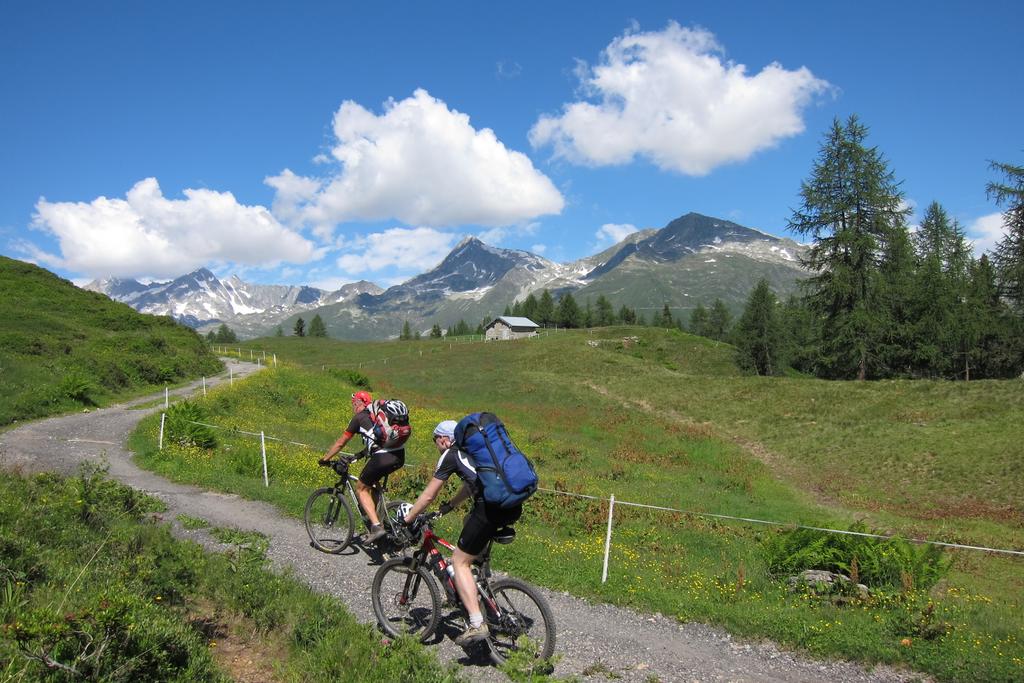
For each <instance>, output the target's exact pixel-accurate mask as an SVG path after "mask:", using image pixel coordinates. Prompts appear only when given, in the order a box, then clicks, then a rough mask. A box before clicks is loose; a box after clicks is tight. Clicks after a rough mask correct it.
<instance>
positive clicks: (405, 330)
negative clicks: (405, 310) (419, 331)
mask: <svg viewBox="0 0 1024 683" xmlns="http://www.w3.org/2000/svg"><path fill="white" fill-rule="evenodd" d="M398 338H399V339H401V340H402V341H408V340H410V339H412V327H410V325H409V321H408V320H406V321H405V322H404V323H402V333H401V334H400V335H398Z"/></svg>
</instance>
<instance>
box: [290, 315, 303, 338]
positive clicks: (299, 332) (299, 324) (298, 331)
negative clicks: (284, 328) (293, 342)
mask: <svg viewBox="0 0 1024 683" xmlns="http://www.w3.org/2000/svg"><path fill="white" fill-rule="evenodd" d="M292 329H293V330H294V331H295V336H296V337H305V336H306V321H305V320H303V319H302V318H298V319H297V320H296V321H295V327H293V328H292Z"/></svg>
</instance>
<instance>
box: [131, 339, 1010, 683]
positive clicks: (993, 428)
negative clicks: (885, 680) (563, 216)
mask: <svg viewBox="0 0 1024 683" xmlns="http://www.w3.org/2000/svg"><path fill="white" fill-rule="evenodd" d="M249 349H257V350H265V351H266V352H267V354H268V358H269V357H270V354H274V353H276V354H277V358H278V361H279V367H278V368H277V369H272V370H268V371H265V372H263V373H260V374H259V375H257V376H255V377H253V378H251V379H247V380H246V381H244V382H240V383H236V384H235V386H234V388H226V387H222V388H219V389H218V390H215V391H213V392H211V394H210V396H209V397H207V398H206V399H200V400H197V401H195V405H196V406H197V408H198V410H199V411H201V414H202V415H203V418H204V421H208V422H210V423H212V424H216V425H222V426H224V427H233V428H237V429H240V430H245V431H255V432H259V431H261V430H263V431H265V432H266V433H267V434H268V435H270V436H274V437H278V438H281V439H285V440H288V441H296V442H301V443H304V444H309V445H310V448H304V447H300V446H295V445H291V444H287V443H284V442H281V441H268V442H267V450H268V460H269V469H270V472H269V475H270V479H271V485H270V487H269V488H265V487H264V486H263V481H262V466H261V463H260V453H259V441H258V439H252V438H251V437H246V436H243V435H240V434H237V433H233V432H231V431H229V430H215V431H214V436H215V438H216V440H217V444H216V446H215V447H214V448H212V449H201V448H197V447H195V446H183V445H180V444H174V443H171V444H170V445H165V450H164V451H162V452H158V451H157V450H156V448H155V440H156V432H157V429H158V424H159V417H158V416H156V417H155V418H149V419H147V420H146V421H145V422H144V423H143V424H142V425H141V426H140V428H139V431H138V432H137V433H136V435H135V436H134V442H135V443H134V445H135V447H136V450H137V451H139V453H140V461H141V463H142V464H144V465H145V466H147V467H150V468H153V469H155V470H157V471H159V472H161V473H163V474H166V475H168V476H171V477H173V478H177V479H180V480H186V481H192V482H195V483H200V484H204V485H206V486H210V487H213V488H219V489H222V490H227V491H234V492H238V493H241V494H242V495H245V496H247V497H252V498H262V499H267V500H271V501H272V502H274V503H275V504H277V505H279V506H280V507H281V508H282V509H283V510H285V511H286V512H288V513H289V514H293V515H296V516H299V515H301V511H302V505H303V502H304V500H305V497H306V496H307V495H308V493H309V491H310V490H311V489H312V488H314V487H315V486H318V485H322V484H323V483H324V482H326V481H328V480H329V479H330V477H329V476H328V474H329V473H328V472H326V471H324V470H322V469H319V468H317V467H316V466H315V460H316V458H317V457H318V456H319V455H320V453H322V451H323V450H324V449H325V448H326V447H327V446H328V445H329V444H330V443H331V442H332V441H333V440H334V439H335V438H336V437H337V435H338V434H339V433H340V431H341V430H342V429H343V427H344V425H345V424H346V422H347V420H348V418H349V409H348V395H349V394H350V393H351V392H352V391H353V390H354V388H355V386H356V385H357V384H359V383H364V384H366V385H368V388H370V389H371V390H373V391H374V393H375V395H376V396H394V397H398V398H402V399H403V400H405V401H406V402H407V403H408V404H409V405H410V409H411V415H412V419H413V426H414V435H413V439H412V441H411V443H410V447H409V449H408V453H409V455H408V458H407V466H406V467H405V468H404V470H402V471H401V472H400V473H399V474H398V475H396V476H395V477H394V478H393V489H394V491H395V492H397V493H398V494H400V495H405V496H409V497H411V496H413V495H415V493H416V492H418V490H419V488H420V487H421V486H422V485H423V484H425V483H426V481H427V479H428V478H429V475H430V473H431V471H432V466H433V464H434V462H435V460H436V455H435V453H436V452H435V450H434V449H433V447H432V446H431V444H430V441H429V432H430V428H431V427H432V426H433V424H434V423H436V422H437V421H438V420H440V419H443V418H447V417H452V418H458V417H460V416H461V415H463V414H465V413H467V412H471V411H476V410H482V409H486V410H491V411H493V412H496V413H497V414H498V415H500V416H501V417H502V418H503V419H504V420H505V422H506V423H507V424H508V425H509V429H510V431H511V433H512V435H513V437H514V438H515V439H516V440H517V442H518V443H519V445H520V446H521V447H522V448H523V449H524V450H525V451H526V452H528V453H529V454H530V455H531V457H532V458H533V460H534V462H535V464H536V465H537V467H538V471H539V473H540V475H541V478H542V486H544V487H545V488H549V489H558V490H563V491H567V492H574V493H579V494H585V495H592V496H598V497H601V498H607V497H608V496H609V495H610V494H614V495H615V497H616V500H617V502H619V503H621V502H623V501H628V502H637V503H644V504H649V505H657V506H664V507H670V508H675V509H679V510H685V511H688V512H691V513H711V514H720V515H731V516H737V517H748V518H756V519H762V520H773V521H778V522H784V523H791V524H806V525H812V526H819V527H829V528H839V529H846V528H850V527H851V526H853V525H858V526H856V527H855V528H860V529H865V530H868V531H876V532H881V533H892V534H898V535H901V536H904V537H908V538H928V539H933V540H942V541H951V542H959V543H965V544H971V545H985V546H991V547H998V548H1009V549H1021V548H1024V524H1022V522H1024V516H1022V508H1024V506H1022V495H1024V494H1022V490H1024V487H1022V486H1021V484H1022V479H1024V477H1022V476H1021V466H1022V465H1021V460H1022V458H1021V456H1022V454H1024V446H1021V445H1020V443H1019V437H1018V434H1019V425H1020V424H1022V423H1024V383H1022V382H1020V381H1016V380H1015V381H1005V382H994V381H984V382H971V383H966V384H965V383H949V382H926V381H917V382H909V381H908V382H876V383H853V382H825V381H820V380H814V379H808V378H800V377H793V378H781V379H780V378H759V377H747V376H742V375H740V374H739V373H738V372H737V371H736V369H735V367H734V366H733V364H732V361H731V349H730V347H728V346H727V345H724V344H718V343H715V342H713V341H710V340H706V339H703V338H698V337H693V336H690V335H686V334H683V333H679V332H676V331H667V330H659V329H652V328H606V329H598V330H593V331H590V332H587V331H569V332H558V333H555V334H551V335H547V336H544V337H542V338H540V339H536V340H529V341H519V342H503V343H502V342H499V343H488V344H484V343H464V344H459V343H454V342H449V341H433V340H432V341H428V340H423V341H419V342H404V343H400V342H381V343H359V344H356V343H344V342H337V341H333V340H329V339H295V338H274V339H261V340H256V341H254V342H251V343H250V344H248V345H246V344H243V345H242V355H243V358H246V359H247V357H248V355H249ZM451 489H452V490H451V491H449V493H453V492H454V487H451ZM607 513H608V509H607V503H604V502H600V501H593V500H588V499H583V498H575V497H567V496H563V495H558V494H553V493H548V492H540V493H538V494H537V495H536V496H534V498H533V499H531V501H530V502H529V504H528V506H527V513H526V515H525V516H524V519H523V520H522V521H521V522H520V524H519V525H518V526H519V531H520V534H519V539H518V540H517V542H516V543H515V544H514V545H513V546H511V547H509V548H501V549H499V551H498V553H497V554H496V565H497V566H498V567H499V568H501V569H503V570H507V571H509V572H511V573H513V574H516V575H519V576H522V577H524V578H526V579H528V580H531V581H533V582H536V583H539V584H542V585H545V586H548V587H551V588H555V589H559V590H568V591H571V592H573V593H575V594H578V595H583V596H588V597H593V598H597V599H601V600H605V601H608V602H612V603H615V604H620V605H628V606H631V607H635V608H639V609H644V610H650V611H659V612H662V613H665V614H669V615H673V616H676V617H678V618H679V619H680V620H699V621H706V622H710V623H717V624H722V625H724V626H725V627H726V628H728V629H729V630H730V631H732V632H734V633H737V634H740V635H745V636H752V637H762V636H763V637H769V638H773V639H775V640H777V641H779V642H781V643H784V644H786V645H788V646H791V647H795V648H799V649H804V650H807V651H809V652H812V653H815V654H818V655H827V656H838V657H845V658H851V659H855V660H860V661H864V662H888V663H894V664H903V665H906V666H908V667H911V668H913V669H915V670H919V671H923V672H927V673H930V674H933V675H935V676H937V677H938V678H940V679H943V680H1011V679H1020V678H1022V677H1024V644H1022V641H1024V617H1022V610H1021V604H1020V603H1021V596H1022V595H1024V558H1020V557H1008V556H1000V555H994V554H986V553H980V552H975V551H946V552H944V553H942V557H941V558H939V559H938V562H937V563H936V556H935V555H936V554H935V553H931V554H930V555H929V552H930V551H927V549H926V547H924V546H919V545H910V544H906V543H902V544H901V543H898V542H892V543H887V544H886V543H883V544H873V545H872V544H868V543H866V542H865V543H862V544H860V545H858V544H857V543H854V542H853V541H851V542H850V543H848V544H847V545H845V546H843V547H842V548H840V549H839V550H835V548H832V549H831V550H829V549H828V548H827V544H828V541H825V540H822V539H821V538H818V537H808V538H807V539H805V540H803V541H801V540H800V538H801V537H799V536H794V535H793V533H794V532H792V531H790V530H788V529H786V528H783V527H777V526H765V525H757V524H749V523H742V522H735V521H726V520H721V519H716V518H712V517H707V516H701V515H700V514H681V513H673V512H664V511H657V510H649V509H641V508H635V507H628V506H624V505H617V506H616V510H615V527H614V536H613V545H612V553H611V560H610V566H609V577H608V582H607V583H604V584H602V583H601V563H602V553H603V543H604V534H605V524H606V520H607ZM457 517H458V515H451V516H450V518H448V519H446V520H444V522H445V525H446V527H445V528H444V531H445V532H446V533H447V534H449V535H451V536H455V535H457V532H458V528H459V526H460V520H459V519H457ZM839 538H849V537H839ZM794 539H796V540H794ZM797 542H799V543H805V544H806V548H803V551H804V552H805V554H807V553H809V552H811V551H814V552H817V553H819V555H821V556H824V554H825V553H826V552H833V551H834V552H833V564H835V563H836V562H838V565H837V566H839V567H841V568H842V567H846V569H847V573H852V574H859V575H860V576H863V577H868V576H870V577H872V578H873V579H874V578H877V577H881V578H877V581H876V582H875V583H873V584H869V585H871V588H872V594H871V597H869V598H867V599H862V598H859V597H856V596H853V597H851V596H849V595H834V594H833V595H820V594H819V593H816V592H815V591H811V590H797V591H791V590H790V589H789V588H788V585H787V582H786V580H785V579H786V576H785V575H783V574H780V573H779V571H778V569H777V568H778V567H779V566H780V565H781V564H785V563H784V562H781V563H780V561H779V560H780V558H779V556H778V555H777V552H778V548H779V547H784V546H786V544H787V543H788V544H789V545H790V546H792V545H793V544H794V543H797ZM837 542H838V541H837ZM843 542H844V543H845V541H843ZM773 548H774V549H775V550H774V551H773V550H772V549H773ZM773 552H775V553H776V555H773V554H772V553H773ZM836 557H838V558H839V559H838V560H837V559H836ZM854 558H857V559H854ZM843 563H846V564H843ZM886 563H889V564H888V565H887V564H886ZM892 563H896V564H892ZM929 563H931V564H929ZM851 564H852V566H850V565H851ZM885 566H888V567H889V569H885ZM893 566H895V567H896V569H892V567H893ZM570 568H571V570H570ZM885 577H888V578H885ZM929 577H931V578H929Z"/></svg>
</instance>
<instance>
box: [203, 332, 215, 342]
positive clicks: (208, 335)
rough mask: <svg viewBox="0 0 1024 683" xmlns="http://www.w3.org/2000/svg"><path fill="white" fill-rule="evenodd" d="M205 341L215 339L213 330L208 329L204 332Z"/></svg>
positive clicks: (213, 340)
mask: <svg viewBox="0 0 1024 683" xmlns="http://www.w3.org/2000/svg"><path fill="white" fill-rule="evenodd" d="M206 341H208V342H216V341H217V333H216V332H214V331H213V330H210V331H209V332H207V333H206Z"/></svg>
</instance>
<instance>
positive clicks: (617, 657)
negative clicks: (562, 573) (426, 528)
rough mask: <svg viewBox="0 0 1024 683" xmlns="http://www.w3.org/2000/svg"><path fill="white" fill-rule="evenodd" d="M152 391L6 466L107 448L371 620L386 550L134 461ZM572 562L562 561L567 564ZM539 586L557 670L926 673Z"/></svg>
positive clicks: (812, 677) (69, 460)
mask: <svg viewBox="0 0 1024 683" xmlns="http://www.w3.org/2000/svg"><path fill="white" fill-rule="evenodd" d="M230 363H231V367H232V369H233V372H234V375H235V376H236V377H241V376H244V375H246V374H249V373H252V372H255V371H257V370H258V368H257V366H256V365H254V364H250V363H240V362H236V361H230ZM225 381H228V378H227V376H226V375H225V376H223V377H218V378H213V379H210V378H208V379H207V385H208V386H214V385H216V384H218V383H223V382H225ZM198 387H201V383H195V384H193V385H191V386H189V387H185V388H182V389H178V390H175V391H173V392H172V393H173V394H174V395H178V394H191V393H193V392H195V391H196V390H197V388H198ZM154 398H155V397H149V398H147V399H141V400H138V401H135V402H134V403H129V404H124V405H117V406H113V407H110V408H105V409H102V410H95V411H91V412H88V413H77V414H72V415H66V416H62V417H55V418H50V419H47V420H41V421H38V422H32V423H29V424H26V425H23V426H21V427H18V428H17V429H14V430H12V431H9V432H7V433H4V434H0V467H3V468H4V469H5V470H13V471H19V472H24V473H29V472H36V471H44V470H48V471H55V472H60V473H63V474H73V473H74V472H75V471H76V470H77V468H78V465H79V463H80V462H82V461H87V460H99V459H101V458H103V457H106V459H107V460H108V462H109V465H110V475H111V476H112V477H114V478H116V479H118V480H120V481H122V482H124V483H126V484H129V485H131V486H133V487H135V488H137V489H140V490H143V491H146V492H147V493H150V494H151V495H154V496H156V497H157V498H160V499H161V500H163V501H164V502H165V503H166V504H167V507H168V514H167V517H168V519H172V520H173V519H175V518H176V516H177V515H179V514H184V515H189V516H191V517H200V518H203V519H205V520H207V521H208V522H209V523H210V524H212V525H214V526H220V527H237V528H239V529H244V530H253V531H259V532H260V533H263V534H265V535H266V536H267V537H268V538H269V539H270V547H269V550H268V556H269V558H270V559H271V561H272V562H273V563H274V564H275V566H277V567H279V568H285V567H288V568H291V570H292V571H293V572H294V574H295V576H297V577H298V578H300V579H302V580H304V581H306V582H307V583H308V584H309V585H310V586H311V587H312V588H313V589H315V590H317V591H321V592H324V593H330V594H332V595H335V596H337V597H338V598H340V599H341V600H343V601H344V602H345V603H346V604H347V605H348V606H349V608H350V609H351V610H352V612H353V613H354V614H355V615H356V616H357V618H359V619H360V620H362V621H365V622H373V621H374V618H373V613H372V610H371V607H370V598H369V586H370V581H371V579H372V577H373V573H374V571H375V569H376V564H377V563H378V562H379V558H374V557H371V556H368V555H367V554H365V553H364V552H362V551H360V550H358V549H357V548H352V549H350V552H348V553H347V554H343V555H340V556H330V555H325V554H323V553H319V552H317V551H315V550H313V549H312V548H311V547H310V546H309V541H308V538H307V537H306V532H305V529H304V527H303V526H302V523H301V522H300V521H298V520H296V519H294V518H290V517H285V516H283V515H282V514H281V513H280V512H278V511H277V510H275V509H274V508H272V507H271V506H269V505H267V504H265V503H259V502H253V501H249V500H245V499H242V498H239V497H238V496H235V495H229V494H223V493H213V492H210V491H204V490H201V489H198V488H195V487H191V486H183V485H180V484H175V483H172V482H169V481H167V480H166V479H163V478H162V477H159V476H157V475H155V474H152V473H150V472H147V471H145V470H141V469H139V468H138V467H137V466H136V465H135V464H134V463H133V462H132V459H131V453H130V452H129V451H127V450H126V447H125V442H126V439H127V437H128V435H129V434H130V433H131V431H132V430H133V429H134V428H135V425H136V424H137V423H138V421H139V420H140V419H141V418H142V417H143V416H144V415H146V414H149V413H151V412H155V411H157V410H159V407H155V408H151V409H142V410H138V409H135V410H132V409H130V406H132V405H139V404H144V403H146V402H151V401H153V400H154ZM177 532H178V534H179V535H182V536H185V537H188V538H192V539H194V540H196V541H198V542H200V543H203V544H204V545H206V546H208V547H219V548H223V546H220V545H219V544H218V543H217V542H216V541H214V540H213V539H212V538H210V537H209V535H208V534H207V533H206V532H204V531H201V530H200V531H184V530H182V529H180V528H179V529H177ZM571 569H572V568H571V567H566V570H567V571H570V570H571ZM544 592H545V595H546V596H547V598H548V601H549V602H550V603H551V607H552V609H553V610H554V614H555V620H556V623H557V627H558V639H557V650H556V652H557V654H558V655H559V656H560V657H561V659H560V660H559V661H558V664H557V666H556V668H555V674H556V675H558V676H571V675H576V676H579V677H581V678H582V679H584V680H593V681H600V680H611V679H613V678H614V679H615V680H621V681H652V682H653V681H663V682H667V681H831V682H839V683H842V682H854V681H858V682H859V681H907V680H927V677H924V676H921V675H919V674H914V673H912V672H907V671H900V670H896V669H892V668H889V667H881V666H880V667H875V668H871V669H868V668H865V667H863V666H861V665H857V664H851V663H848V662H836V661H816V660H812V659H809V658H807V657H804V656H800V655H795V654H793V653H791V652H785V651H782V650H780V649H779V648H778V647H777V646H776V645H774V644H773V643H770V642H765V641H743V640H740V639H737V638H733V637H732V636H730V635H729V634H727V633H726V632H725V631H723V630H721V629H718V628H713V627H709V626H705V625H702V624H695V623H687V624H680V623H678V622H677V621H676V620H675V619H672V618H669V617H665V616H662V615H660V614H654V615H651V614H643V613H639V612H634V611H632V610H628V609H623V608H619V607H613V606H610V605H605V604H593V603H589V602H587V601H585V600H581V599H579V598H576V597H573V596H570V595H568V594H567V593H559V592H552V591H544ZM442 630H445V628H444V627H442ZM454 633H455V626H454V625H452V626H451V627H448V628H447V630H446V631H445V632H444V633H443V634H441V637H440V638H439V642H435V643H432V644H431V646H432V647H434V648H435V649H436V650H437V652H438V655H439V657H440V658H441V659H442V660H445V661H451V660H455V661H458V662H459V663H460V664H462V665H463V670H464V671H465V672H466V674H467V676H468V677H469V678H470V679H472V680H474V681H478V680H479V681H501V680H507V679H505V677H504V676H503V675H502V674H500V673H499V672H497V671H496V670H495V669H494V667H492V666H490V664H489V662H488V661H487V660H486V659H484V658H482V657H480V656H475V657H472V658H470V657H467V655H466V654H465V652H463V651H462V649H461V648H459V647H457V646H456V645H455V644H454V643H452V641H451V638H450V637H448V636H451V635H454ZM584 672H586V674H585V673H584Z"/></svg>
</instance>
